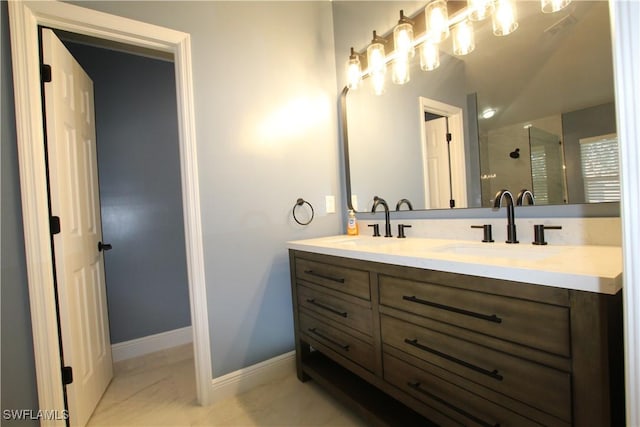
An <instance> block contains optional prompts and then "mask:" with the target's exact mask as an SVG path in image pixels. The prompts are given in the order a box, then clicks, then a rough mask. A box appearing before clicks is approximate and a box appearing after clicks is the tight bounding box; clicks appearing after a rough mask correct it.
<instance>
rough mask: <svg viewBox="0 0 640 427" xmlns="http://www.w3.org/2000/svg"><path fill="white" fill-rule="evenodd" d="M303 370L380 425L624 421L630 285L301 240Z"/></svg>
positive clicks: (298, 289) (298, 295) (296, 263)
mask: <svg viewBox="0 0 640 427" xmlns="http://www.w3.org/2000/svg"><path fill="white" fill-rule="evenodd" d="M290 266H291V283H292V293H293V306H294V322H295V335H296V337H295V339H296V362H297V372H298V378H300V379H301V380H302V381H305V380H307V379H309V378H313V379H314V380H315V381H317V382H319V383H320V384H321V385H323V386H325V387H327V388H328V389H329V391H330V392H332V393H333V394H335V395H336V396H338V397H340V398H342V399H345V400H347V401H348V402H349V403H351V404H353V407H354V408H355V409H356V410H357V411H358V412H359V413H360V414H361V415H362V416H364V417H365V418H366V419H367V420H369V421H370V422H372V423H376V424H379V425H402V426H407V425H429V424H431V423H433V424H436V425H472V426H475V425H479V426H501V427H504V426H539V425H545V426H572V425H573V426H607V425H612V426H618V425H624V395H623V359H622V338H621V335H622V320H621V319H622V314H621V293H620V292H619V293H618V294H617V295H603V294H596V293H590V292H582V291H574V290H568V289H562V288H555V287H549V286H540V285H532V284H525V283H519V282H511V281H505V280H496V279H489V278H483V277H475V276H469V275H461V274H453V273H445V272H440V271H432V270H423V269H418V268H412V267H402V266H396V265H389V264H381V263H375V262H369V261H361V260H356V259H350V258H341V257H335V256H328V255H321V254H316V253H311V252H303V251H296V250H291V251H290Z"/></svg>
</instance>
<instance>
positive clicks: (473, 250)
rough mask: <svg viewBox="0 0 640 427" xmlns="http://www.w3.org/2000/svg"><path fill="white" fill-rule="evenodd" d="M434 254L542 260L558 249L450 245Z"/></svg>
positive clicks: (489, 244) (436, 250)
mask: <svg viewBox="0 0 640 427" xmlns="http://www.w3.org/2000/svg"><path fill="white" fill-rule="evenodd" d="M432 250H433V252H436V253H445V254H455V255H466V256H474V257H483V258H503V259H512V260H521V259H527V260H542V259H545V258H549V257H551V256H554V255H556V254H558V253H559V252H560V250H561V248H559V247H549V246H533V245H526V244H506V243H471V242H461V243H451V244H446V245H442V246H437V247H435V248H433V249H432Z"/></svg>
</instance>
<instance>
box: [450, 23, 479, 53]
mask: <svg viewBox="0 0 640 427" xmlns="http://www.w3.org/2000/svg"><path fill="white" fill-rule="evenodd" d="M451 37H452V38H453V53H454V54H455V55H459V56H462V55H467V54H469V53H471V52H473V50H474V49H475V48H476V42H475V38H474V35H473V24H472V23H471V21H470V20H468V19H467V20H464V21H462V22H460V23H459V24H456V25H454V27H453V28H452V29H451Z"/></svg>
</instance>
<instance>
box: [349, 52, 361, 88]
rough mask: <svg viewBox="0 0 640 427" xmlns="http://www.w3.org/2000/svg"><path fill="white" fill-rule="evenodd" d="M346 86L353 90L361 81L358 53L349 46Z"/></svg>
mask: <svg viewBox="0 0 640 427" xmlns="http://www.w3.org/2000/svg"><path fill="white" fill-rule="evenodd" d="M347 79H348V82H347V87H348V88H349V89H352V90H355V89H357V88H358V86H360V82H361V81H362V67H361V65H360V55H358V54H357V53H356V52H355V51H354V50H353V48H351V55H350V56H349V60H348V61H347Z"/></svg>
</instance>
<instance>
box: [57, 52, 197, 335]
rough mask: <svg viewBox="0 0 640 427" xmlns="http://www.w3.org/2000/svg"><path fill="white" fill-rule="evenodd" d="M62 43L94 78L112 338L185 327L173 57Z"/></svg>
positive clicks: (187, 317) (186, 301)
mask: <svg viewBox="0 0 640 427" xmlns="http://www.w3.org/2000/svg"><path fill="white" fill-rule="evenodd" d="M65 44H66V45H67V48H68V49H69V50H70V51H71V53H72V54H73V56H74V57H75V58H76V60H77V61H78V62H79V63H80V64H81V65H82V67H83V68H84V69H85V71H86V72H87V74H89V76H90V77H91V79H92V80H93V83H94V92H95V108H96V130H97V135H96V141H97V149H98V171H99V174H100V206H101V210H102V234H103V239H104V241H105V242H108V243H111V244H112V245H113V250H111V251H109V252H106V253H105V270H106V277H107V300H108V303H109V325H110V332H111V342H112V343H114V344H115V343H119V342H123V341H128V340H132V339H136V338H141V337H145V336H148V335H152V334H157V333H160V332H165V331H170V330H173V329H178V328H183V327H185V326H189V325H190V324H191V320H190V315H189V288H188V279H187V268H186V255H185V242H184V220H183V215H182V191H181V187H180V152H179V144H178V117H177V108H176V88H175V74H174V66H173V63H172V62H167V61H161V60H157V59H152V58H147V57H142V56H135V55H130V54H127V53H122V52H116V51H113V50H107V49H101V48H96V47H90V46H85V45H79V44H74V43H69V42H66V43H65Z"/></svg>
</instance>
